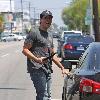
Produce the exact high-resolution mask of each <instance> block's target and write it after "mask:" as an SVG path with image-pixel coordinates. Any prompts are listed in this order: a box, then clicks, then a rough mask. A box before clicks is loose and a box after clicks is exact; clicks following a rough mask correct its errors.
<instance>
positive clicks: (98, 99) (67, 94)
mask: <svg viewBox="0 0 100 100" xmlns="http://www.w3.org/2000/svg"><path fill="white" fill-rule="evenodd" d="M71 72H72V74H71V75H69V76H66V77H65V79H64V86H63V93H62V100H100V42H93V43H90V45H89V47H88V48H87V50H86V51H85V52H84V54H83V55H82V57H81V58H80V59H79V63H78V65H77V68H76V69H73V70H71Z"/></svg>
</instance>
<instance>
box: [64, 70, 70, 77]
mask: <svg viewBox="0 0 100 100" xmlns="http://www.w3.org/2000/svg"><path fill="white" fill-rule="evenodd" d="M62 74H63V77H64V75H65V74H66V75H69V74H70V72H69V69H62Z"/></svg>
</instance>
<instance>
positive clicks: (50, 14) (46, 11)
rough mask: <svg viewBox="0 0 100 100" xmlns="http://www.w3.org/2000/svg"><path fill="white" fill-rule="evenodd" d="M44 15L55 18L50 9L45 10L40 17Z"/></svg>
mask: <svg viewBox="0 0 100 100" xmlns="http://www.w3.org/2000/svg"><path fill="white" fill-rule="evenodd" d="M43 16H51V17H52V18H53V16H52V13H51V12H50V11H48V10H45V11H43V12H42V13H41V14H40V18H42V17H43Z"/></svg>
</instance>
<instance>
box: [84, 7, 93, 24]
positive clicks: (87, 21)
mask: <svg viewBox="0 0 100 100" xmlns="http://www.w3.org/2000/svg"><path fill="white" fill-rule="evenodd" d="M91 24H92V9H91V7H88V8H87V11H86V17H85V25H91Z"/></svg>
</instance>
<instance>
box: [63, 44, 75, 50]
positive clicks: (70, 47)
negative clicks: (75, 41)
mask: <svg viewBox="0 0 100 100" xmlns="http://www.w3.org/2000/svg"><path fill="white" fill-rule="evenodd" d="M64 49H70V50H72V49H74V48H73V46H72V45H71V44H65V45H64Z"/></svg>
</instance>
